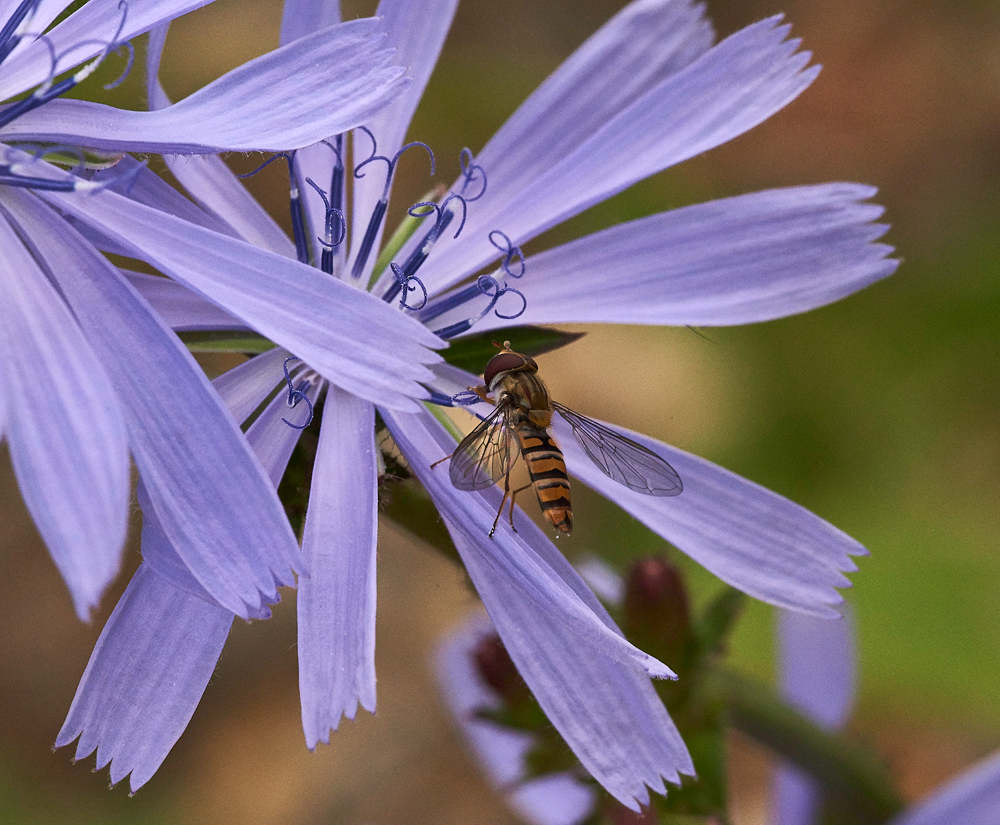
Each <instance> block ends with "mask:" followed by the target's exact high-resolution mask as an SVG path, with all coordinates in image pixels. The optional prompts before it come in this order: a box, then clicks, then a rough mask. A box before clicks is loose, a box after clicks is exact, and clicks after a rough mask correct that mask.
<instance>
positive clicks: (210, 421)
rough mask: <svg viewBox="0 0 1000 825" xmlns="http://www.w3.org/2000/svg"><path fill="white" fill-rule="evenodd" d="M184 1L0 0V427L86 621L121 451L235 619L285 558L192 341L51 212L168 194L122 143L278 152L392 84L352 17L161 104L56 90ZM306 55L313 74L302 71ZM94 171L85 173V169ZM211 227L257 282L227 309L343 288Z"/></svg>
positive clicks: (263, 490) (114, 505) (308, 301)
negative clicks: (302, 275) (311, 283)
mask: <svg viewBox="0 0 1000 825" xmlns="http://www.w3.org/2000/svg"><path fill="white" fill-rule="evenodd" d="M201 5H204V0H155V2H154V1H153V0H132V2H125V0H120V1H119V0H92V2H89V3H87V4H86V5H84V6H82V7H80V8H79V9H77V10H75V11H73V12H72V13H71V14H70V15H69V16H67V17H66V18H65V19H64V20H62V21H60V22H59V23H58V24H56V25H54V26H52V23H53V21H54V20H56V19H57V18H58V17H59V15H60V14H62V13H63V11H64V10H65V9H66V8H67V7H69V6H70V3H69V2H68V0H66V2H60V0H54V1H53V2H48V0H23V1H22V2H20V3H7V4H6V11H5V12H4V13H3V17H2V19H0V100H9V101H10V100H13V101H14V102H9V103H7V104H5V105H0V273H2V282H3V283H2V286H0V298H2V299H0V436H2V437H3V438H4V440H6V441H7V443H8V446H9V449H10V453H11V458H12V461H13V465H14V471H15V473H16V475H17V479H18V483H19V485H20V488H21V492H22V495H23V496H24V500H25V503H26V505H27V507H28V509H29V511H30V512H31V514H32V517H33V518H34V520H35V523H36V525H37V526H38V529H39V532H40V533H41V535H42V537H43V539H44V540H45V542H46V545H47V546H48V548H49V551H50V552H51V554H52V557H53V559H54V561H55V563H56V566H57V567H58V568H59V571H60V573H61V574H62V576H63V578H64V579H65V581H66V583H67V586H68V587H69V590H70V593H71V595H72V598H73V602H74V605H75V607H76V610H77V613H78V614H79V615H80V617H81V618H84V619H86V618H87V617H88V616H89V613H90V610H91V608H93V607H94V606H95V605H96V604H97V602H98V600H99V599H100V596H101V594H102V593H103V591H104V589H105V587H106V586H107V585H108V583H109V582H110V581H111V580H112V579H113V578H114V576H115V575H116V573H117V571H118V568H119V564H120V561H121V551H122V546H123V542H124V538H125V531H126V525H127V514H128V503H129V495H130V492H129V488H130V484H129V452H131V453H132V456H133V457H134V458H135V461H136V464H137V465H138V467H139V471H140V474H141V475H142V477H143V479H144V482H145V484H146V488H147V490H148V491H149V496H150V500H151V501H152V503H153V506H154V507H155V508H156V510H157V513H158V514H159V516H160V518H161V519H162V521H163V524H164V528H165V529H166V530H167V531H168V533H169V534H170V535H171V536H172V537H173V538H174V539H175V541H177V542H178V543H179V544H180V545H182V546H184V547H185V548H187V550H188V552H187V556H186V560H187V562H188V564H189V565H190V566H191V567H192V569H194V570H196V571H197V574H198V575H199V576H200V577H201V578H202V581H203V584H204V586H205V587H206V588H208V589H209V591H211V592H212V593H214V594H215V595H216V597H217V598H219V599H221V600H223V601H224V602H225V603H227V604H229V605H230V606H231V607H232V609H233V610H234V611H235V612H237V613H240V614H245V613H246V610H247V609H257V608H259V606H260V604H261V601H262V598H273V596H274V593H275V583H276V582H277V583H291V581H292V576H291V570H292V568H293V567H295V566H296V564H297V561H296V557H297V555H298V553H297V548H296V546H295V541H294V536H293V535H292V532H291V531H290V530H289V528H288V525H287V522H286V520H285V518H284V515H283V513H282V511H281V508H280V504H279V502H278V500H277V497H276V496H275V494H274V491H273V489H271V485H270V484H269V483H268V482H267V479H266V478H265V476H264V475H263V473H262V472H261V471H260V467H259V464H258V462H257V461H256V460H255V459H254V458H253V456H252V454H251V452H250V451H249V449H248V448H247V446H246V444H245V442H244V441H243V439H242V437H241V436H240V433H239V431H238V428H237V427H236V426H235V425H234V423H233V421H232V419H231V417H230V416H228V415H227V414H226V412H225V410H224V409H223V408H222V407H221V406H220V404H219V402H218V400H217V398H215V397H214V395H213V393H212V392H211V391H210V389H209V387H208V383H207V381H206V380H205V378H204V376H203V374H202V373H201V371H200V370H199V369H198V367H197V365H196V364H195V362H194V361H193V359H192V358H191V356H190V354H189V353H188V352H187V351H186V350H185V348H184V347H183V346H181V345H180V344H179V342H178V341H177V339H176V337H175V336H174V335H172V334H171V333H170V330H169V328H167V327H166V326H165V325H164V324H163V322H162V321H161V320H159V319H158V318H157V317H156V316H155V313H153V312H152V310H151V309H150V308H149V306H148V304H147V302H146V301H144V300H143V299H142V298H141V297H140V296H139V295H138V294H137V293H136V292H135V290H133V289H132V288H131V287H130V286H128V284H127V283H126V281H125V280H124V279H123V278H122V277H121V275H120V273H119V272H118V271H117V270H116V269H114V268H113V267H111V266H109V265H108V264H107V262H106V261H105V260H104V258H103V257H101V256H100V255H99V254H98V252H97V251H96V250H95V249H94V247H93V246H92V245H91V243H90V242H89V241H88V240H87V239H85V238H84V236H83V235H81V234H80V233H79V232H78V231H76V230H75V229H74V228H73V227H72V226H70V225H68V223H67V221H66V220H65V219H64V217H63V211H65V212H67V213H68V212H76V213H79V212H85V213H86V212H88V211H89V210H90V209H91V207H94V212H95V218H94V222H95V223H97V224H99V223H100V220H101V218H100V217H97V213H100V212H101V208H100V207H98V204H106V203H107V202H109V201H111V202H118V201H122V202H124V201H123V199H121V198H119V197H118V196H116V195H115V194H114V193H113V192H111V191H110V189H111V188H113V187H115V186H119V187H120V186H124V185H134V186H135V189H134V192H133V194H134V196H135V197H136V198H138V199H139V200H142V199H143V198H145V197H152V198H155V199H157V202H158V203H159V204H160V206H161V207H162V208H166V209H169V208H171V207H170V205H169V204H173V205H174V207H175V208H176V204H177V202H178V201H181V200H182V199H180V198H177V197H176V196H175V197H174V198H173V199H172V200H171V199H169V198H168V199H167V200H164V199H163V198H166V197H167V196H166V195H165V194H163V193H162V192H157V193H153V192H150V191H149V189H148V186H146V185H145V184H144V182H143V181H146V180H148V177H147V175H145V174H144V170H143V169H142V168H141V167H139V166H138V165H137V164H135V163H134V162H130V161H129V160H127V159H122V154H121V153H124V152H129V151H138V152H170V153H188V152H216V151H221V150H224V149H240V150H250V149H264V150H275V149H294V148H296V147H299V146H302V145H305V144H308V143H312V142H314V141H315V140H317V139H319V138H321V137H323V136H325V135H326V134H329V133H330V132H331V131H339V130H342V129H345V128H350V127H351V126H354V125H357V124H358V123H361V122H364V121H366V120H369V119H370V118H371V116H372V114H373V112H375V111H377V110H378V108H379V107H380V106H383V105H385V103H386V102H387V101H388V100H390V99H392V98H393V97H394V96H395V95H398V94H399V93H400V92H401V91H402V89H403V88H404V87H405V85H406V81H405V80H404V79H403V78H402V77H401V74H402V72H403V70H402V68H400V67H393V66H391V65H390V64H389V61H390V60H391V56H392V51H391V49H388V48H386V46H385V44H384V37H382V36H380V35H377V34H375V33H374V24H373V22H372V21H355V22H353V23H350V24H347V25H345V26H339V27H335V28H328V29H326V30H324V31H317V32H315V33H314V34H313V35H312V36H311V37H309V38H304V39H302V40H300V41H298V42H297V43H296V44H294V45H293V46H292V47H290V48H288V49H283V50H279V51H276V52H273V53H271V54H269V55H265V56H264V57H261V58H260V59H258V60H256V61H253V62H252V63H250V64H247V65H246V66H243V67H241V68H239V69H236V70H234V71H233V72H230V73H229V74H227V75H225V76H224V77H222V78H220V79H219V80H217V81H215V82H214V83H212V84H210V85H208V86H206V87H205V88H203V89H201V90H200V91H198V92H197V93H195V94H193V95H191V96H190V97H188V98H186V99H185V100H183V101H181V102H180V103H178V104H176V105H174V106H170V107H166V108H164V109H162V110H161V111H156V112H134V111H126V110H120V109H115V108H113V107H109V106H104V105H101V104H97V103H89V102H85V101H81V100H66V99H63V98H61V97H60V96H61V95H63V94H65V93H66V92H67V91H69V90H71V89H73V88H74V87H76V86H77V85H79V84H81V83H83V82H84V81H85V80H86V79H87V77H88V76H89V75H90V74H91V73H92V72H93V71H94V70H95V69H96V68H97V66H98V64H100V63H101V62H102V61H104V60H105V59H106V58H108V57H109V55H111V54H112V53H113V52H114V51H115V50H117V49H118V48H119V47H120V46H123V45H124V44H126V41H128V40H129V39H130V38H132V37H134V36H136V35H139V34H141V33H143V32H145V31H147V30H149V29H151V28H153V27H156V26H159V25H162V24H165V23H167V22H168V21H170V20H171V19H173V18H175V17H177V16H179V15H181V14H184V13H186V12H188V11H190V10H191V9H193V8H196V7H198V6H201ZM50 27H51V28H50ZM46 29H48V31H46ZM80 64H82V65H80ZM77 65H80V68H78V69H77V70H76V71H75V72H74V73H72V74H70V75H68V76H65V77H62V75H63V74H64V73H65V72H66V71H67V70H68V69H72V68H73V67H74V66H77ZM323 66H328V67H329V71H327V72H320V74H322V75H323V80H322V82H318V81H317V80H316V74H317V71H316V70H317V67H323ZM334 69H336V71H334ZM18 97H20V98H21V99H20V100H15V99H16V98H18ZM79 147H84V148H83V149H81V148H79ZM94 149H96V150H99V153H98V154H95V153H94V152H93V151H91V150H94ZM116 163H117V166H116V165H115V164H116ZM107 166H110V167H111V168H110V170H109V171H107V172H106V173H104V174H103V176H102V179H101V180H100V181H97V180H95V179H94V174H93V171H94V169H95V168H101V167H107ZM67 167H68V168H67ZM137 176H138V177H139V178H141V179H142V180H141V181H137V180H136V177H137ZM168 191H169V190H168ZM46 199H48V200H49V203H46ZM115 199H118V200H117V201H116V200H115ZM125 203H126V205H128V206H129V208H142V207H141V206H139V205H138V204H135V205H133V204H132V202H125ZM49 204H51V205H49ZM53 206H54V207H55V208H53ZM181 211H182V213H183V214H185V215H188V216H190V215H191V214H193V213H197V212H198V211H199V210H197V209H196V208H195V207H192V206H191V205H190V204H188V205H187V211H186V212H184V210H183V209H182V210H181ZM104 214H106V213H104ZM110 220H113V218H110ZM165 228H166V227H163V226H161V227H160V229H161V230H162V229H165ZM165 234H167V235H169V232H166V233H165ZM136 239H137V235H136V233H130V238H129V240H130V241H134V240H136ZM228 240H229V238H228V237H227V238H225V239H224V240H223V241H222V242H220V244H217V245H216V250H217V253H218V254H217V258H218V257H221V256H224V255H225V254H227V253H228V254H229V255H230V257H232V258H238V259H239V260H240V261H241V262H242V263H244V265H245V267H248V269H246V271H245V273H241V274H248V273H249V272H253V273H254V275H253V277H254V282H255V290H256V294H255V295H254V296H240V298H239V300H238V301H236V302H235V303H236V306H237V307H244V306H245V305H246V304H247V301H248V300H249V302H250V303H264V304H267V305H268V306H269V307H271V306H273V304H274V303H275V302H276V300H278V299H277V298H276V297H275V296H280V300H281V301H282V302H283V305H284V306H286V307H288V308H289V311H290V312H292V313H294V310H295V308H305V311H313V312H316V311H320V309H321V308H324V309H325V311H326V312H327V314H330V313H332V312H334V307H335V306H338V305H339V304H338V302H339V299H340V298H341V297H342V294H343V292H347V291H348V290H338V289H337V288H336V286H334V285H326V284H324V285H323V286H322V287H321V288H318V289H314V290H312V291H307V290H303V289H301V288H299V287H298V286H295V285H290V284H291V282H292V281H293V279H294V277H295V276H294V274H293V273H291V272H289V268H288V267H286V268H285V269H284V270H283V271H280V270H279V271H273V270H272V269H269V267H268V263H267V262H265V263H257V264H256V265H254V264H253V261H254V259H255V256H256V255H257V251H256V250H253V249H252V248H250V247H248V246H247V245H245V244H240V245H239V246H238V248H231V249H226V250H225V251H222V250H221V249H219V247H225V246H226V243H225V242H226V241H228ZM125 246H127V244H123V247H125ZM232 246H235V245H232ZM119 251H125V252H126V253H127V252H128V250H127V249H124V248H123V249H121V250H119ZM182 254H183V253H182ZM186 260H187V262H188V267H187V270H184V271H177V272H174V274H175V276H176V277H178V278H181V279H183V278H184V276H185V275H186V276H187V281H186V282H187V283H189V285H191V286H192V287H193V288H196V289H198V290H199V291H201V292H202V294H205V295H211V296H213V297H214V298H215V299H216V300H218V301H219V302H220V303H222V304H226V303H227V301H228V298H227V296H226V295H225V294H222V293H224V291H225V286H224V281H225V273H224V272H222V271H221V267H220V266H219V264H218V260H217V259H216V260H212V259H211V258H209V257H208V256H202V257H201V258H200V259H199V258H198V257H197V255H196V254H189V255H188V256H187V258H186ZM294 268H296V269H298V268H300V267H297V266H296V267H294ZM301 268H302V269H304V267H301ZM369 308H370V309H371V311H372V312H373V313H374V314H372V315H370V316H369V315H366V314H365V313H366V312H368V309H361V308H358V309H357V311H356V314H357V315H358V317H359V319H360V318H367V319H368V321H369V323H374V322H376V321H377V319H378V318H379V317H381V316H384V315H388V314H390V313H388V312H383V310H384V308H383V307H381V306H380V305H379V302H378V301H374V300H372V301H370V302H369ZM274 323H276V324H277V325H278V326H284V327H285V328H291V327H293V326H294V323H293V322H292V321H291V319H289V320H286V321H285V322H284V324H282V322H281V321H275V322H274ZM413 326H414V328H416V329H418V330H420V332H422V330H421V329H420V328H419V325H417V324H415V323H414V324H413ZM273 331H274V332H275V333H277V332H279V330H278V329H277V328H275V329H274V330H273ZM275 337H276V338H280V337H281V336H280V335H276V336H275ZM297 340H298V339H297V334H291V332H290V333H289V341H290V342H291V341H297ZM409 340H412V336H411V338H410V339H409ZM393 348H394V356H395V355H396V354H398V353H399V352H401V351H405V354H406V355H408V357H409V358H410V359H411V370H412V368H413V367H415V366H416V365H419V363H420V361H421V360H426V359H424V358H423V356H422V355H421V353H420V352H419V350H420V349H421V347H420V346H419V345H410V344H409V343H408V339H407V337H406V336H401V337H400V339H399V340H398V341H396V342H394V345H393ZM375 349H377V344H376V345H375ZM374 352H375V350H374V349H373V350H372V354H373V355H374ZM389 372H390V373H392V371H391V370H389ZM386 400H390V399H386ZM244 604H246V605H249V608H244V607H242V605H244Z"/></svg>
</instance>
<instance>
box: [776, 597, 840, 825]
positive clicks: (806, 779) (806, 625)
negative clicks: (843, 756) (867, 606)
mask: <svg viewBox="0 0 1000 825" xmlns="http://www.w3.org/2000/svg"><path fill="white" fill-rule="evenodd" d="M841 610H843V611H844V618H842V619H833V620H830V619H819V618H816V617H815V616H807V615H806V614H804V613H793V612H791V611H788V610H780V611H778V658H779V674H778V677H779V683H780V686H781V693H782V696H784V698H785V699H786V700H787V701H788V702H789V703H790V704H792V705H793V706H794V707H796V708H798V709H799V710H800V711H801V712H802V713H804V714H805V715H806V716H808V717H809V718H810V719H812V720H813V721H814V722H816V723H817V724H819V725H820V726H822V727H824V728H826V729H828V730H838V729H840V728H842V727H843V726H844V724H845V723H846V722H847V719H848V717H849V716H850V714H851V711H852V710H853V708H854V689H855V673H854V658H855V656H854V633H853V621H852V619H851V614H850V611H848V610H847V605H845V606H844V607H842V608H841ZM773 799H774V802H773V807H774V819H775V823H776V825H810V823H812V822H813V821H814V820H815V817H816V814H817V812H818V811H819V803H820V801H821V799H822V788H821V787H820V785H819V783H818V782H817V781H816V780H815V779H814V778H813V777H812V776H811V775H810V774H809V773H807V772H806V771H803V770H802V769H800V768H798V767H796V766H794V765H788V764H780V765H779V766H778V769H777V771H776V772H775V777H774V792H773Z"/></svg>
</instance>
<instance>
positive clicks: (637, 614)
mask: <svg viewBox="0 0 1000 825" xmlns="http://www.w3.org/2000/svg"><path fill="white" fill-rule="evenodd" d="M625 627H626V632H627V635H628V637H629V638H630V639H631V640H633V641H634V642H636V643H637V644H639V646H640V647H642V648H643V649H645V650H648V651H649V652H651V653H653V654H654V655H663V656H666V657H667V663H668V664H669V663H670V661H669V660H673V661H675V662H677V661H679V658H680V655H681V653H682V651H683V648H684V645H685V644H686V643H687V640H688V638H689V636H690V633H691V615H690V604H689V602H688V597H687V591H686V590H685V588H684V580H683V578H682V576H681V571H680V570H679V569H678V568H677V567H676V566H675V565H673V564H671V563H670V562H668V561H667V560H666V559H663V558H649V559H643V560H642V561H639V562H636V563H635V564H634V565H633V566H632V569H631V571H629V574H628V578H627V580H626V583H625Z"/></svg>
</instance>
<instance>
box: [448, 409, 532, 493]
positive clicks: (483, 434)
mask: <svg viewBox="0 0 1000 825" xmlns="http://www.w3.org/2000/svg"><path fill="white" fill-rule="evenodd" d="M518 454H519V452H518V447H517V442H516V441H515V439H514V434H513V432H511V429H510V427H509V426H508V424H507V409H506V407H503V406H500V407H497V408H496V409H495V410H493V412H491V413H490V414H489V415H488V416H486V418H484V419H483V420H482V422H480V424H479V426H478V427H476V429H474V430H473V431H472V432H471V433H469V434H468V435H467V436H466V437H465V438H463V439H462V441H461V443H460V444H459V445H458V447H457V448H456V449H455V452H454V454H453V455H452V457H451V464H449V465H448V474H449V475H450V476H451V483H452V484H454V485H455V487H457V488H458V489H459V490H484V489H486V488H487V487H491V486H492V485H494V484H496V483H497V481H499V480H500V479H501V478H503V477H504V476H505V475H507V473H508V472H509V471H510V468H511V467H512V466H514V462H515V461H516V460H517V456H518Z"/></svg>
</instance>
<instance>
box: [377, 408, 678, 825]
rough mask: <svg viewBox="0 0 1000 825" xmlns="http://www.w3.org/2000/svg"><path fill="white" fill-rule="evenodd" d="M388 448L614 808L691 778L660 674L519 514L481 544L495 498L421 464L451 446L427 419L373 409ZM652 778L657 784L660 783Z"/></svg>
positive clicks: (495, 492) (511, 650) (542, 701)
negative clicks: (656, 684) (416, 485)
mask: <svg viewBox="0 0 1000 825" xmlns="http://www.w3.org/2000/svg"><path fill="white" fill-rule="evenodd" d="M382 416H383V419H384V420H385V422H386V425H387V426H388V427H389V430H390V432H391V433H392V436H393V439H394V440H395V442H396V444H397V445H398V446H399V448H400V451H401V452H402V453H403V455H404V456H405V457H406V459H407V461H408V463H409V465H410V467H411V469H412V470H413V472H414V473H415V474H416V475H417V478H418V479H419V480H420V482H421V484H423V485H424V487H425V488H426V489H427V491H428V492H429V493H430V495H431V497H432V498H433V499H434V502H435V504H436V506H437V507H438V510H439V511H440V512H441V514H442V516H443V517H444V521H445V525H446V526H447V528H448V531H449V533H450V534H451V537H452V540H453V541H454V542H455V546H456V548H457V549H458V552H459V554H460V555H461V556H462V561H463V562H464V564H465V568H466V570H467V571H468V573H469V576H470V577H471V579H472V581H473V583H474V584H475V586H476V590H477V591H478V592H479V595H480V596H481V597H482V599H483V603H484V604H485V606H486V610H487V612H488V613H489V614H490V618H491V619H492V621H493V623H494V625H495V626H496V628H497V631H498V632H499V634H500V637H501V638H502V639H503V641H504V645H505V646H506V647H507V650H508V652H509V653H510V655H511V658H512V659H513V660H514V663H515V664H516V665H517V668H518V670H519V672H520V673H521V675H522V676H523V677H524V679H525V681H526V682H527V683H528V686H529V687H530V688H531V690H532V692H533V693H534V694H535V697H536V698H537V699H538V701H539V704H540V705H541V706H542V709H543V710H544V711H545V713H546V715H547V716H548V718H549V719H550V720H551V722H552V724H553V725H555V727H556V729H557V730H558V731H559V732H560V734H561V735H562V736H563V738H564V739H565V740H566V742H567V743H568V744H569V746H570V747H571V748H572V749H573V752H574V753H575V754H576V755H577V757H578V758H579V759H580V761H581V763H582V764H583V765H584V766H585V767H586V768H587V770H589V771H590V772H591V774H592V775H593V776H594V778H595V779H597V781H598V782H600V783H601V784H602V785H603V786H604V787H605V788H606V789H607V790H608V792H609V793H611V794H612V795H613V796H614V797H615V798H616V799H618V800H619V801H620V802H622V804H624V805H627V806H628V807H630V808H632V809H633V810H638V805H639V803H644V802H647V801H648V799H649V796H648V793H647V791H646V786H648V787H650V788H652V789H653V790H654V791H656V792H657V793H663V792H664V785H663V781H662V778H666V779H667V780H668V781H670V782H679V776H678V773H679V772H680V773H688V774H693V773H694V768H693V766H692V764H691V760H690V757H689V756H688V753H687V750H686V748H685V747H684V743H683V742H682V741H681V739H680V736H679V734H678V733H677V729H676V728H675V727H674V725H673V722H672V721H671V720H670V717H669V716H668V715H667V712H666V710H665V709H664V707H663V704H662V702H661V701H660V700H659V697H658V696H657V695H656V691H655V690H654V689H653V686H652V684H651V683H650V681H649V675H654V676H661V677H662V676H669V675H671V671H670V670H669V669H668V668H666V667H665V666H664V665H663V664H662V663H660V662H658V661H657V660H656V659H653V658H652V657H651V656H649V655H648V654H645V653H642V651H639V650H637V649H636V648H635V647H633V646H632V645H631V644H629V643H628V642H627V641H626V640H625V639H624V638H623V637H622V636H621V635H620V632H621V631H619V630H618V628H617V627H616V626H615V625H614V623H613V622H612V621H611V618H610V617H609V616H608V615H607V612H606V611H604V609H603V608H602V607H601V606H600V604H599V603H598V601H597V599H596V598H595V597H594V596H593V594H592V593H590V591H589V590H587V587H586V585H585V584H584V583H583V581H582V580H581V579H580V578H579V576H577V575H576V573H575V572H574V571H573V570H572V568H571V567H570V566H569V564H568V563H567V562H566V561H565V559H563V560H562V562H561V563H558V562H557V563H556V564H555V565H553V564H552V563H551V562H554V561H555V558H556V557H557V556H559V554H558V551H556V550H555V548H554V547H553V546H552V543H551V541H549V539H548V538H547V537H546V536H545V535H544V534H543V533H542V532H541V530H540V529H539V528H538V527H536V526H535V525H534V524H533V522H532V521H531V520H530V519H529V518H528V517H527V516H525V515H524V514H523V513H522V512H521V511H520V510H516V511H515V524H516V527H517V533H513V532H511V531H510V530H509V529H507V528H504V527H501V528H498V529H497V532H496V534H495V535H494V537H493V538H492V539H490V538H487V532H488V530H489V525H490V524H491V523H492V521H493V515H494V514H495V513H496V508H497V505H498V504H499V499H500V494H499V490H497V489H496V488H491V489H490V490H488V491H486V492H481V493H465V492H459V491H458V490H455V489H454V488H453V487H452V486H451V483H450V482H449V481H448V475H447V471H446V470H445V469H443V468H440V467H439V468H437V469H434V470H431V469H430V464H431V461H432V457H433V458H438V457H440V455H441V454H442V453H446V452H447V451H448V450H450V449H454V441H453V440H452V439H451V437H450V436H448V435H447V434H446V433H445V431H444V429H443V428H442V427H441V425H440V424H438V423H437V421H436V420H434V419H433V417H432V416H431V415H430V414H429V413H425V414H423V415H419V416H414V415H404V414H399V413H395V412H391V411H383V412H382ZM661 777H662V778H661Z"/></svg>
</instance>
